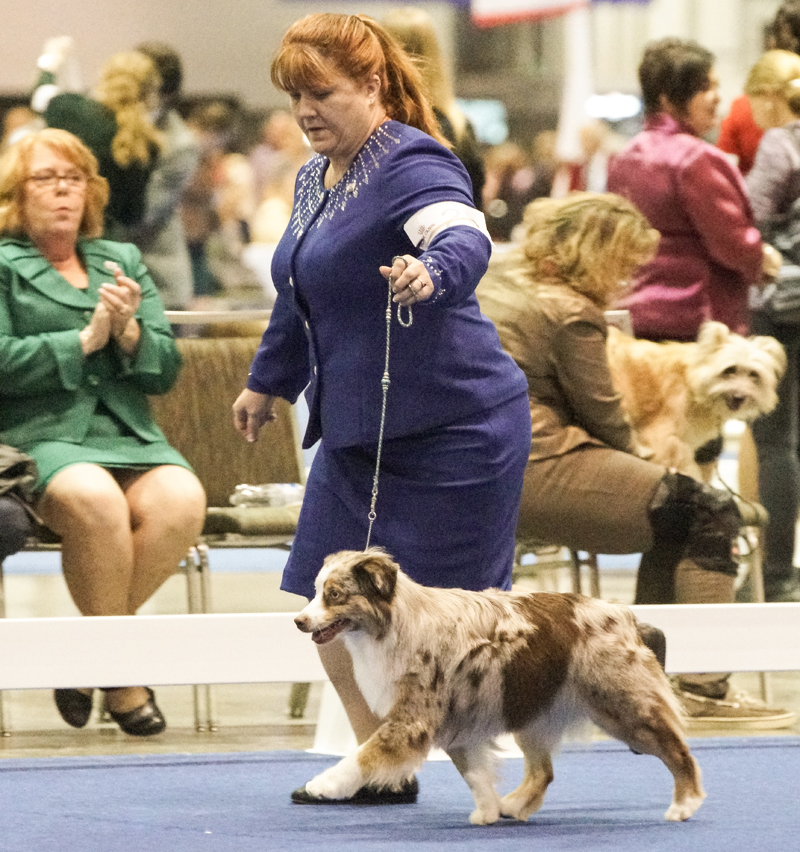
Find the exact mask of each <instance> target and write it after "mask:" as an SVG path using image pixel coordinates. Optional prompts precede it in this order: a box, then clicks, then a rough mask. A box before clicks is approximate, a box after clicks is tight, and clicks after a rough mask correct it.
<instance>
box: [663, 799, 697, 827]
mask: <svg viewBox="0 0 800 852" xmlns="http://www.w3.org/2000/svg"><path fill="white" fill-rule="evenodd" d="M703 798H704V797H703V796H687V797H686V798H685V799H683V801H680V802H673V803H672V804H671V805H670V806H669V808H668V809H667V812H666V813H665V814H664V819H668V820H669V821H670V822H683V821H684V820H687V819H689V817H690V816H692V814H693V813H695V811H696V810H697V809H698V808H699V807H700V805H702V804H703Z"/></svg>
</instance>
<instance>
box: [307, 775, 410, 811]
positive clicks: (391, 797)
mask: <svg viewBox="0 0 800 852" xmlns="http://www.w3.org/2000/svg"><path fill="white" fill-rule="evenodd" d="M417 793H419V784H418V783H417V779H416V778H409V780H408V781H404V782H403V786H402V787H400V789H399V790H390V789H389V788H388V787H374V786H372V784H365V785H364V786H363V787H362V788H361V789H360V790H358V791H357V792H356V793H354V794H353V795H352V796H350V798H349V799H326V798H325V797H324V796H312V795H311V793H309V792H308V790H306V788H305V787H304V786H303V787H298V788H297V790H295V791H294V792H293V793H292V801H293V802H294V803H295V804H296V805H413V804H414V803H415V802H416V801H417Z"/></svg>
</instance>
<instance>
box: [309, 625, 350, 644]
mask: <svg viewBox="0 0 800 852" xmlns="http://www.w3.org/2000/svg"><path fill="white" fill-rule="evenodd" d="M346 624H347V622H346V621H334V623H333V624H329V625H328V626H327V627H323V628H322V630H315V631H314V632H313V633H312V634H311V638H312V639H313V640H314V642H316V643H317V645H324V644H325V643H326V642H330V641H331V639H333V638H334V636H338V635H339V633H341V632H342V630H344V628H345V625H346Z"/></svg>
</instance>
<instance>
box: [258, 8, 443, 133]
mask: <svg viewBox="0 0 800 852" xmlns="http://www.w3.org/2000/svg"><path fill="white" fill-rule="evenodd" d="M332 68H333V69H334V70H335V71H337V72H338V73H340V74H343V75H344V76H346V77H348V78H349V79H350V80H353V81H354V82H357V83H363V82H365V81H367V80H369V79H370V78H371V77H372V75H373V74H377V75H378V77H379V78H380V81H381V92H380V98H381V103H382V105H383V107H384V109H385V110H386V113H387V115H388V116H389V118H393V119H395V120H396V121H401V122H403V124H409V125H411V126H412V127H416V128H417V129H418V130H422V131H424V132H425V133H427V134H428V135H429V136H433V138H434V139H436V140H437V142H441V144H442V145H445V146H447V147H448V148H449V147H451V146H450V143H449V142H448V141H447V140H446V139H445V138H444V136H442V134H441V131H440V130H439V125H438V123H437V121H436V116H435V115H434V113H433V107H432V106H431V104H430V102H429V101H428V98H427V95H426V89H425V83H424V82H423V79H422V74H421V73H420V71H419V69H418V68H417V66H416V65H415V64H414V62H413V61H412V59H411V58H410V57H409V56H408V54H407V53H406V52H405V51H404V50H403V48H402V47H401V46H400V44H399V43H398V42H397V40H396V39H395V38H394V37H393V36H391V35H390V34H389V33H388V32H387V31H386V29H384V27H382V26H381V25H380V24H379V23H378V22H377V21H376V20H374V19H373V18H370V17H369V16H367V15H340V14H335V13H332V12H321V13H317V14H313V15H306V17H305V18H301V19H300V20H299V21H295V23H294V24H292V26H291V27H289V29H288V30H287V31H286V33H285V34H284V36H283V39H282V40H281V44H280V47H279V48H278V52H277V53H276V54H275V58H274V59H273V60H272V66H271V69H270V75H271V78H272V82H273V84H274V85H275V87H276V88H278V89H281V90H283V91H284V92H294V91H298V90H299V89H309V88H315V87H318V86H326V85H328V83H329V82H330V77H331V69H332Z"/></svg>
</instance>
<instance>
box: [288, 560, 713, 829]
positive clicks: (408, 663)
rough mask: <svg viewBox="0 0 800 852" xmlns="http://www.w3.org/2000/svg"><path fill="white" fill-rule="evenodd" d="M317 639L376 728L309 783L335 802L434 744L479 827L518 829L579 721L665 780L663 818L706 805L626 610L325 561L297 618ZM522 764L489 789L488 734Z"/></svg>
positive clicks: (674, 709)
mask: <svg viewBox="0 0 800 852" xmlns="http://www.w3.org/2000/svg"><path fill="white" fill-rule="evenodd" d="M295 622H296V623H297V626H298V627H299V628H300V630H303V631H304V632H306V633H311V636H312V639H313V640H314V641H315V642H316V643H317V644H320V645H321V644H324V643H325V642H330V641H333V640H334V639H336V640H337V641H338V640H339V639H343V640H344V642H345V644H346V646H347V648H348V650H349V651H350V653H351V655H352V657H353V666H354V669H355V676H356V680H357V682H358V685H359V688H360V689H361V691H362V692H363V694H364V697H365V698H366V700H367V703H368V704H369V706H370V707H371V709H372V711H373V712H374V713H375V714H376V715H377V716H378V717H379V718H381V719H382V724H381V725H380V727H379V728H378V730H377V731H376V732H375V733H374V734H373V735H372V736H371V737H370V738H369V739H368V740H367V741H366V742H365V743H363V744H362V745H361V746H359V748H358V749H357V750H356V751H355V752H353V753H352V754H351V755H349V756H347V757H345V758H344V759H343V760H341V761H340V762H339V763H337V764H336V765H335V766H332V767H331V768H330V769H327V770H325V772H322V773H321V774H320V775H318V776H317V777H316V778H314V779H312V780H311V781H309V782H308V784H307V785H306V790H307V791H308V792H309V793H310V794H312V795H314V796H321V797H325V798H329V799H345V798H349V797H350V796H352V795H353V794H354V793H355V792H356V791H357V790H358V789H359V788H361V787H362V786H363V785H365V784H373V785H375V786H378V787H389V788H394V789H397V788H398V787H399V786H400V785H401V784H402V783H403V782H404V781H406V779H408V778H409V777H410V776H411V775H413V773H414V772H415V771H417V770H418V769H419V768H420V766H421V765H422V763H423V761H424V760H425V757H426V755H427V754H428V751H429V749H431V748H432V747H434V746H437V747H440V748H442V749H444V750H445V751H446V752H447V754H448V755H449V756H450V758H451V759H452V761H453V763H454V764H455V766H456V767H457V769H458V771H459V772H460V773H461V775H462V776H463V777H464V780H465V781H466V782H467V784H468V785H469V788H470V790H471V791H472V795H473V797H474V799H475V810H474V811H473V812H472V815H471V817H470V819H471V821H472V822H473V823H475V824H478V825H483V824H486V823H493V822H495V821H496V820H497V819H498V818H499V817H500V816H504V817H513V818H515V819H519V820H526V819H527V818H528V817H529V816H530V815H531V814H532V813H534V812H535V811H536V810H537V809H538V808H539V807H541V804H542V800H543V799H544V794H545V792H546V790H547V786H548V784H549V783H550V782H551V781H552V780H553V768H552V764H551V762H550V755H551V753H552V752H553V750H554V749H555V748H556V747H557V746H558V744H559V742H560V740H561V737H562V735H563V733H564V731H565V729H566V728H567V727H568V726H570V725H571V724H573V723H575V722H578V721H580V720H584V719H587V718H588V719H590V720H591V721H592V722H594V723H595V724H597V725H599V726H600V727H601V728H602V729H603V730H604V731H606V732H607V733H608V734H610V735H611V736H613V737H616V738H617V739H619V740H622V742H624V743H626V744H627V745H628V746H630V748H631V749H633V750H634V751H636V752H640V753H645V754H653V755H656V756H657V757H659V758H660V759H661V760H662V761H663V762H664V764H665V765H666V766H667V768H668V769H669V771H670V772H671V773H672V775H673V777H674V780H675V788H674V795H673V798H672V803H671V804H670V806H669V808H668V809H667V812H666V814H665V816H666V818H667V819H668V820H676V821H677V820H685V819H688V818H689V817H690V816H691V815H692V814H693V813H694V812H695V811H696V810H697V809H698V808H699V807H700V804H701V803H702V801H703V798H704V797H705V793H704V792H703V786H702V781H701V779H700V771H699V769H698V767H697V764H696V763H695V761H694V758H693V757H692V755H691V754H690V753H689V748H688V746H687V744H686V740H685V739H684V737H683V733H682V725H681V712H680V709H679V708H678V706H677V704H676V702H675V699H674V698H673V694H672V690H671V688H670V685H669V681H668V680H667V678H666V676H665V675H664V673H663V671H662V670H661V668H660V666H659V664H658V662H657V661H656V659H655V657H654V655H653V653H652V652H651V651H650V650H649V649H648V648H646V647H645V646H644V645H643V644H642V642H641V640H640V638H639V634H638V632H637V625H636V621H635V619H634V617H633V614H632V613H631V612H630V611H629V610H628V609H627V608H625V607H624V606H620V605H617V604H611V603H608V602H606V601H601V600H597V599H594V598H586V597H582V596H580V595H572V594H548V593H534V594H521V593H515V592H498V591H487V592H465V591H461V590H458V589H433V588H427V587H424V586H420V585H419V584H417V583H415V582H414V581H413V580H411V579H410V578H409V577H407V576H406V575H405V574H404V573H403V572H402V571H401V570H400V569H399V567H398V565H397V564H396V563H395V562H393V561H392V559H391V558H390V557H389V556H388V555H387V554H386V553H385V552H383V551H381V550H377V549H371V550H368V551H366V552H355V551H342V552H341V553H336V554H333V555H332V556H329V557H328V558H327V559H326V560H325V564H324V566H323V568H322V571H321V572H320V574H319V577H318V578H317V585H316V597H315V598H314V600H312V601H311V602H310V603H309V604H308V606H306V607H305V609H303V611H302V612H301V613H300V614H299V615H298V616H297V618H296V619H295ZM508 732H510V733H513V735H514V737H515V739H516V741H517V744H518V745H519V747H520V749H521V750H522V752H523V754H524V756H525V774H524V777H523V779H522V783H521V784H520V785H519V787H517V789H516V790H514V791H513V792H511V793H509V794H508V795H507V796H504V797H503V798H500V796H499V795H498V793H497V791H496V790H495V780H496V779H495V772H494V762H495V753H494V748H493V743H494V739H495V738H496V737H497V736H498V735H499V734H503V733H508Z"/></svg>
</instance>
